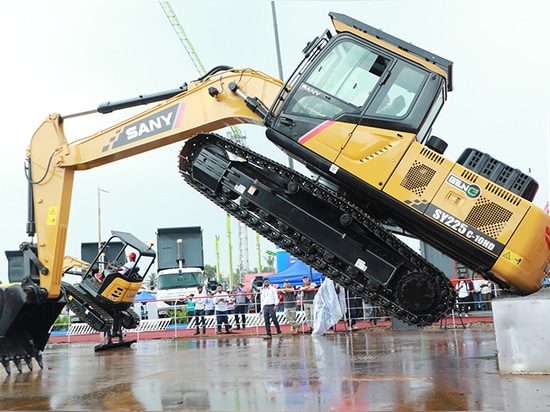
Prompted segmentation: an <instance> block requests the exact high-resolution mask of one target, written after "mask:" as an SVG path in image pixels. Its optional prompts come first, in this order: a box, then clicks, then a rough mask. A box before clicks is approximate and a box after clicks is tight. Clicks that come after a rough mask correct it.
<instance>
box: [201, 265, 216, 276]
mask: <svg viewBox="0 0 550 412" xmlns="http://www.w3.org/2000/svg"><path fill="white" fill-rule="evenodd" d="M204 274H205V275H206V277H207V278H208V279H216V266H212V265H204Z"/></svg>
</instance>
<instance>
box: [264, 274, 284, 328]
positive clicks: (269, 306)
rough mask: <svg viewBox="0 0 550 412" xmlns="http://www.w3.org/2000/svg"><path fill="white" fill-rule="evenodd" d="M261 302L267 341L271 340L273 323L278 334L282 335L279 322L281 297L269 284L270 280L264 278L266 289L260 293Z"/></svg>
mask: <svg viewBox="0 0 550 412" xmlns="http://www.w3.org/2000/svg"><path fill="white" fill-rule="evenodd" d="M260 300H261V308H262V309H261V313H263V314H264V321H265V333H266V334H267V336H266V337H265V339H271V321H273V325H275V329H277V334H278V335H279V334H281V327H280V326H279V321H278V320H277V314H276V313H275V312H276V310H277V304H278V303H279V296H278V295H277V289H275V288H274V287H273V286H271V285H270V284H269V278H264V287H263V288H262V292H261V293H260Z"/></svg>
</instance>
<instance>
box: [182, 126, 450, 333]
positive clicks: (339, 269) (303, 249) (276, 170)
mask: <svg viewBox="0 0 550 412" xmlns="http://www.w3.org/2000/svg"><path fill="white" fill-rule="evenodd" d="M206 145H216V146H218V147H219V148H221V149H223V150H224V151H226V152H228V153H232V154H234V155H235V156H237V157H239V158H241V159H246V161H247V162H249V163H251V164H254V165H256V166H258V167H261V168H263V169H267V170H269V171H270V172H271V173H273V174H274V175H278V176H280V177H283V178H285V179H287V180H288V181H293V182H295V183H297V184H298V185H299V187H300V190H307V191H309V192H310V193H312V194H314V195H315V197H317V198H319V199H320V200H323V201H325V202H329V203H331V204H332V205H337V206H338V207H339V208H340V210H341V211H342V213H348V214H350V215H351V216H352V218H353V219H354V220H355V221H357V222H358V223H359V224H361V225H362V226H363V227H364V228H365V229H366V230H368V231H369V232H371V233H372V234H374V235H375V236H376V237H377V238H378V239H379V240H380V241H381V242H383V243H386V244H388V245H389V246H391V248H392V249H393V250H395V251H397V253H398V254H399V256H400V257H401V258H402V260H403V262H408V264H409V265H412V266H414V267H415V268H416V270H417V271H418V272H421V273H423V274H424V275H427V276H429V277H430V278H431V279H432V280H433V282H434V283H436V284H437V286H438V290H439V291H440V296H439V302H438V303H437V304H434V305H432V308H433V309H432V311H431V312H428V313H422V314H420V315H417V314H415V313H412V312H410V311H408V310H407V309H405V308H404V307H402V306H401V305H400V304H399V303H398V302H397V299H396V297H395V296H393V294H394V292H393V291H392V290H389V289H384V288H382V287H380V286H379V285H378V284H376V282H372V281H370V280H369V277H368V276H366V275H364V274H363V272H361V273H358V272H360V271H358V269H357V268H355V267H354V266H352V265H349V264H348V263H346V262H343V261H340V259H339V258H338V256H330V257H326V256H324V253H323V251H322V248H320V247H317V246H316V244H315V240H314V239H310V238H308V237H307V234H303V233H300V234H296V233H295V234H294V236H292V235H290V236H289V235H286V234H283V233H281V232H280V230H279V229H278V228H277V226H276V225H273V224H266V223H264V222H262V219H261V218H259V217H253V218H251V217H250V211H249V210H247V209H245V208H242V207H241V206H240V205H239V204H238V203H236V202H233V201H228V200H227V198H224V196H220V195H217V194H216V193H213V192H212V190H210V189H209V188H206V187H204V186H203V185H202V184H200V183H199V182H197V181H195V180H194V179H193V177H192V176H191V175H190V170H191V168H192V161H193V160H194V157H195V155H196V154H197V153H199V151H200V150H201V149H202V147H204V146H206ZM179 164H180V173H181V175H182V176H183V178H184V179H185V180H186V182H187V183H188V184H189V185H190V186H192V187H193V188H194V189H195V190H197V191H198V192H200V193H202V194H203V195H204V196H205V197H207V198H208V199H210V200H211V201H212V202H214V203H215V204H216V205H218V206H219V207H221V208H222V209H224V210H225V211H226V212H227V213H229V214H231V215H232V216H234V217H235V218H236V219H238V220H240V221H241V222H243V223H245V224H246V225H247V226H249V227H250V228H252V229H253V230H255V231H256V232H258V233H260V234H261V235H262V236H264V237H265V238H266V239H268V240H269V241H271V242H272V243H274V244H276V245H278V246H279V247H281V248H282V249H285V250H287V251H288V252H289V253H291V254H292V255H293V256H295V257H296V258H298V259H300V260H302V261H303V262H304V263H306V264H307V265H310V266H312V267H313V268H315V269H317V270H318V271H319V272H321V273H322V274H324V275H325V276H327V277H329V278H331V279H332V280H334V281H335V282H337V283H339V284H341V285H343V286H345V287H346V288H348V289H350V290H351V291H353V292H354V293H355V294H357V295H358V296H361V297H362V298H363V299H365V300H367V301H370V302H372V303H374V304H377V305H380V306H381V307H383V308H385V309H386V310H387V311H389V312H391V313H392V314H393V315H394V316H395V317H396V318H398V319H401V320H403V321H405V322H407V323H409V324H411V325H417V326H423V325H430V324H432V323H433V322H436V321H438V320H439V319H441V318H442V317H443V316H445V315H446V314H448V313H449V312H450V311H451V310H452V308H453V306H454V304H455V291H454V288H453V287H452V284H451V282H450V281H449V279H448V278H447V277H446V276H445V274H444V273H443V272H442V271H441V270H439V269H438V268H436V267H435V266H434V265H432V264H431V263H430V262H429V261H427V260H426V259H424V258H423V257H422V256H421V255H419V254H418V253H416V252H415V251H414V250H412V249H411V248H409V246H407V245H406V244H405V243H404V242H402V241H401V240H399V239H398V238H397V237H396V236H395V235H393V234H392V233H391V232H389V231H388V230H386V229H385V228H384V227H383V226H382V225H381V224H380V223H379V222H378V221H376V220H375V219H373V218H371V217H370V216H369V215H368V214H367V213H365V212H364V211H363V210H361V209H360V208H359V207H357V206H356V205H354V204H352V203H350V202H349V201H348V200H347V199H346V198H344V197H342V196H341V195H339V194H337V193H336V192H334V191H332V190H330V189H328V188H327V187H325V186H323V185H321V184H318V183H316V182H314V181H313V180H311V179H309V178H307V177H305V176H304V175H302V174H300V173H299V172H296V171H295V170H292V169H290V168H288V167H286V166H283V165H281V164H279V163H276V162H273V161H272V160H271V159H268V158H266V157H264V156H262V155H260V154H258V153H255V152H252V151H250V150H249V149H248V148H246V147H243V146H241V145H238V144H235V143H233V142H231V141H229V140H227V139H225V138H223V137H221V136H219V135H217V134H213V133H209V134H199V135H197V136H195V137H194V138H193V139H191V140H189V141H188V142H187V143H186V145H185V146H184V148H183V149H182V152H181V154H180V163H179ZM266 212H267V213H269V211H268V210H267V211H266ZM285 224H286V223H285ZM286 233H288V232H286ZM406 277H407V276H406V275H405V276H404V277H403V279H400V280H398V281H397V283H399V282H400V281H405V280H406V279H405V278H406ZM392 283H394V282H392ZM394 284H395V283H394Z"/></svg>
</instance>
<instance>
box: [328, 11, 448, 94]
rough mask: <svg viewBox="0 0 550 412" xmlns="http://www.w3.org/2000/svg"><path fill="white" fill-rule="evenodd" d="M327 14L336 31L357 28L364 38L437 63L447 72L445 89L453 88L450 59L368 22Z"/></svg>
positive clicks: (333, 13)
mask: <svg viewBox="0 0 550 412" xmlns="http://www.w3.org/2000/svg"><path fill="white" fill-rule="evenodd" d="M329 16H330V18H331V19H332V23H333V24H334V28H335V29H336V31H337V32H338V33H341V32H344V31H350V32H351V31H356V30H358V31H360V32H362V33H365V34H366V36H363V38H365V39H366V40H370V39H372V38H375V39H378V40H381V41H384V42H386V43H389V44H390V45H392V46H394V47H397V48H398V49H400V50H402V51H404V52H406V53H409V54H411V55H413V56H416V57H417V58H421V59H423V60H424V61H426V62H430V63H433V64H435V65H437V66H438V67H439V68H441V70H443V71H444V72H445V73H446V74H447V90H448V91H452V90H453V81H452V80H453V76H452V69H453V62H451V61H450V60H447V59H444V58H443V57H440V56H438V55H436V54H434V53H430V52H429V51H427V50H424V49H422V48H420V47H417V46H414V45H413V44H411V43H408V42H406V41H404V40H401V39H399V38H397V37H395V36H392V35H391V34H388V33H385V32H383V31H382V30H379V29H376V28H374V27H372V26H369V25H368V24H365V23H363V22H360V21H359V20H356V19H354V18H352V17H349V16H346V15H345V14H340V13H335V12H330V13H329ZM352 29H355V30H352ZM369 37H370V38H369Z"/></svg>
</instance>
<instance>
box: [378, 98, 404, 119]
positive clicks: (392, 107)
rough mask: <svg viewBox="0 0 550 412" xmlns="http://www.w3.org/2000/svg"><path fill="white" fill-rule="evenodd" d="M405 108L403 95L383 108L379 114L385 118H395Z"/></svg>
mask: <svg viewBox="0 0 550 412" xmlns="http://www.w3.org/2000/svg"><path fill="white" fill-rule="evenodd" d="M405 106H406V103H405V98H404V97H403V95H401V94H400V95H399V96H397V97H396V98H395V99H393V102H391V104H389V105H388V106H387V107H385V108H384V109H383V110H382V111H381V112H380V114H385V115H387V116H397V114H398V113H399V112H401V110H403V108H404V107H405Z"/></svg>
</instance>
